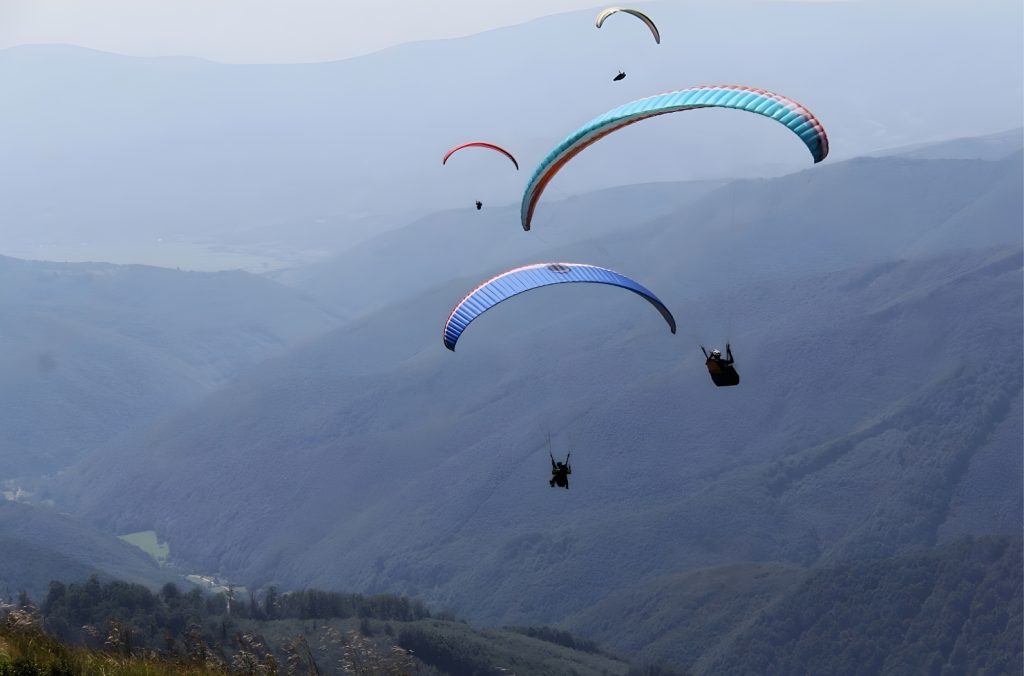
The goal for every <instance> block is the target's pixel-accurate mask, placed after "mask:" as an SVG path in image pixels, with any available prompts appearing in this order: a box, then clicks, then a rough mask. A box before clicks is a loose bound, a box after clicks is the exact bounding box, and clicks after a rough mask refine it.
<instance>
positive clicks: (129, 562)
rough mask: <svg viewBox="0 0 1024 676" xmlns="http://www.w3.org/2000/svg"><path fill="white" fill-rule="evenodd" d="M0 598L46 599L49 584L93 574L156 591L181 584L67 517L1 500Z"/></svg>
mask: <svg viewBox="0 0 1024 676" xmlns="http://www.w3.org/2000/svg"><path fill="white" fill-rule="evenodd" d="M0 552H2V554H0V594H2V595H3V596H9V595H13V594H17V593H19V592H22V591H25V592H28V593H29V595H30V596H32V597H33V598H35V599H40V598H42V597H43V596H45V595H46V589H47V587H48V586H49V584H50V581H51V580H77V579H83V578H86V577H89V576H90V575H93V574H95V575H98V576H100V577H101V578H103V579H112V578H113V579H122V580H127V581H129V582H135V583H137V584H142V585H146V586H148V587H150V588H151V589H152V588H155V587H158V586H160V585H162V584H164V583H166V582H179V583H180V582H182V581H181V579H180V578H179V577H178V576H177V575H175V574H173V573H171V572H169V571H166V570H161V569H160V568H159V567H158V566H157V565H156V563H154V562H153V560H152V559H150V558H149V556H147V555H146V554H145V553H143V552H142V551H141V550H139V549H138V548H136V547H133V546H131V545H128V544H125V543H124V542H121V541H120V540H118V539H117V538H115V537H114V536H112V535H108V534H106V533H101V532H100V531H97V530H96V529H94V528H90V527H89V526H88V525H87V524H85V523H82V522H81V521H78V520H75V519H73V518H71V517H69V516H67V515H63V514H57V513H56V512H54V511H52V510H49V509H46V508H43V507H33V506H30V505H23V504H18V503H16V502H11V501H8V500H0Z"/></svg>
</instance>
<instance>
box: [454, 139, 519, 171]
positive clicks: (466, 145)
mask: <svg viewBox="0 0 1024 676" xmlns="http://www.w3.org/2000/svg"><path fill="white" fill-rule="evenodd" d="M463 148H487V149H488V150H494V151H496V152H499V153H501V154H502V155H504V156H505V157H507V158H508V159H510V160H511V161H512V164H514V165H515V167H516V170H517V171H518V170H519V162H517V161H516V158H515V157H514V156H513V155H512V153H510V152H509V151H507V150H505V149H504V148H502V147H501V146H498V145H494V144H493V143H488V142H486V141H470V142H469V143H462V144H459V145H457V146H455V147H454V148H452V149H450V150H449V151H448V152H446V153H445V154H444V158H443V159H442V160H441V164H448V158H449V157H451V156H452V155H454V154H455V153H457V152H459V151H460V150H462V149H463Z"/></svg>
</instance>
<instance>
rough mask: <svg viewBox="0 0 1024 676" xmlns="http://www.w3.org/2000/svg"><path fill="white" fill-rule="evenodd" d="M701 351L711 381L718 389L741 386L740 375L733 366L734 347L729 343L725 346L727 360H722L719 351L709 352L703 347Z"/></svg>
mask: <svg viewBox="0 0 1024 676" xmlns="http://www.w3.org/2000/svg"><path fill="white" fill-rule="evenodd" d="M700 349H701V351H702V352H704V358H705V360H706V361H705V364H706V365H707V367H708V373H709V374H710V375H711V381H712V382H713V383H714V384H715V385H717V386H718V387H730V386H732V385H739V384H740V374H739V373H737V372H736V367H735V366H733V361H734V360H733V358H732V347H731V346H730V345H729V343H726V344H725V358H724V359H723V358H722V353H721V351H719V350H711V353H710V354H708V351H707V350H705V349H704V346H703V345H701V346H700Z"/></svg>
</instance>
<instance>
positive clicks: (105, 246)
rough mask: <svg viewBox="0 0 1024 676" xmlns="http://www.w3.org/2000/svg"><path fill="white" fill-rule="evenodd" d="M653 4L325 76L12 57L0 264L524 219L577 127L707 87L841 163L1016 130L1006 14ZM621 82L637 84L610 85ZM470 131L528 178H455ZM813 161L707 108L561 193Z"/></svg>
mask: <svg viewBox="0 0 1024 676" xmlns="http://www.w3.org/2000/svg"><path fill="white" fill-rule="evenodd" d="M647 7H648V9H649V11H650V12H651V13H652V15H653V16H656V17H657V21H658V23H659V25H660V27H661V29H662V34H663V36H664V40H663V42H662V44H661V45H655V44H654V43H653V42H652V41H651V40H649V38H648V36H646V35H643V34H641V33H640V32H631V31H628V30H625V29H626V28H627V27H626V26H622V25H619V26H611V25H608V26H606V27H605V28H604V29H602V30H601V31H597V30H595V29H594V26H593V12H592V11H591V10H587V11H581V12H571V13H567V14H561V15H556V16H549V17H545V18H542V19H538V20H536V21H532V22H528V23H525V24H522V25H517V26H511V27H508V28H503V29H500V30H494V31H489V32H486V33H483V34H480V35H474V36H470V37H466V38H460V39H451V40H440V41H432V42H422V43H415V44H408V45H403V46H399V47H395V48H392V49H387V50H384V51H381V52H379V53H376V54H371V55H368V56H365V57H360V58H354V59H348V60H344V61H339V62H334V63H322V64H303V65H269V64H268V65H245V66H240V65H223V64H215V63H210V62H205V61H201V60H198V59H191V58H171V57H168V58H132V57H124V56H117V55H113V54H104V53H99V52H92V51H88V50H84V49H78V48H72V47H67V46H58V45H32V46H24V47H18V48H12V49H7V50H4V51H3V52H0V81H3V82H4V100H5V105H4V107H3V110H2V111H0V126H2V128H3V130H4V133H3V134H0V154H2V156H3V157H4V158H5V160H6V161H5V162H3V163H0V204H3V205H4V212H3V225H2V229H0V252H2V253H5V254H8V255H17V256H20V257H26V258H39V257H51V258H59V259H70V260H81V259H82V258H81V256H83V255H87V256H91V257H92V259H97V258H98V259H102V260H110V258H111V257H113V256H117V260H132V261H139V260H142V258H141V257H142V256H144V255H145V256H146V258H145V260H153V259H154V258H157V257H158V258H159V259H160V260H179V261H180V262H179V263H178V265H181V266H183V267H203V268H204V269H208V268H209V266H210V265H213V264H216V263H217V262H218V261H223V260H225V258H224V256H223V254H226V253H231V254H233V257H232V258H231V259H230V260H233V261H238V262H237V263H234V265H244V266H246V267H247V268H249V269H257V270H258V269H261V265H262V264H263V263H266V264H268V265H270V264H273V265H274V266H281V265H285V264H294V262H295V261H299V262H303V261H308V260H310V259H312V258H315V257H318V256H322V255H324V253H330V252H336V251H338V250H341V249H344V248H347V247H349V246H351V245H352V244H353V243H355V242H357V241H361V240H364V239H367V238H369V237H371V236H373V235H374V234H377V233H379V232H380V231H381V230H382V229H385V228H393V227H397V226H399V225H402V224H404V223H406V222H409V221H411V220H415V219H417V218H419V217H421V216H422V215H423V214H426V213H430V212H433V211H438V210H441V209H447V208H452V207H455V206H462V205H465V206H471V205H472V203H473V200H476V199H481V200H483V202H484V203H485V205H486V206H487V208H490V207H491V206H498V205H509V204H513V203H516V202H518V200H519V197H520V193H521V190H522V185H523V182H524V180H525V179H526V177H527V176H528V174H529V171H530V170H531V168H532V167H533V166H534V165H535V164H536V162H537V161H538V160H539V159H540V158H541V157H543V155H544V154H545V153H547V152H548V151H549V150H550V149H551V148H552V147H553V146H554V145H555V144H557V143H558V142H559V141H560V140H561V139H562V138H564V137H565V136H566V135H567V134H568V133H569V132H570V131H571V130H572V129H574V128H576V127H577V126H578V125H580V124H582V123H584V122H586V121H587V120H589V119H591V118H593V117H594V116H596V115H599V114H601V113H603V112H604V111H606V110H608V109H610V108H612V107H613V106H616V105H618V104H620V103H623V102H625V101H629V100H632V99H636V98H639V97H642V96H647V95H650V94H653V93H657V92H661V91H666V90H671V89H678V88H682V87H686V86H691V85H695V84H702V83H715V82H727V83H741V84H750V85H753V86H760V87H766V88H769V89H772V90H774V91H778V92H780V93H783V94H785V95H787V96H790V97H793V98H795V99H796V100H798V101H800V102H802V103H804V104H805V105H807V106H808V107H809V108H810V109H811V110H812V111H814V112H815V113H816V114H817V115H818V116H819V117H820V118H821V119H822V121H823V122H824V124H825V126H826V127H827V129H828V131H829V133H830V135H831V137H832V158H833V159H834V160H841V159H847V158H850V157H855V156H859V155H863V154H865V153H870V152H877V151H880V150H884V149H887V148H893V147H902V146H906V145H908V144H920V143H930V142H935V141H940V140H944V139H948V138H951V137H958V136H977V135H980V134H987V133H994V132H999V131H1003V130H1006V129H1010V128H1012V127H1019V125H1020V121H1021V115H1022V110H1021V96H1022V84H1021V82H1022V80H1024V70H1022V65H1021V59H1020V58H1014V56H1015V55H1016V56H1018V57H1019V55H1020V54H1021V52H1022V47H1021V44H1022V39H1021V35H1020V31H1019V26H1020V23H1021V14H1020V8H1019V7H1017V8H1014V7H1012V6H1008V5H1007V3H1005V2H1000V1H999V0H977V1H976V2H972V3H970V5H969V6H967V5H964V4H963V3H954V2H933V3H929V5H928V9H927V11H922V9H921V7H920V5H919V4H918V3H913V2H907V3H892V2H889V3H880V2H875V1H872V2H856V3H826V2H820V3H795V2H794V3H764V2H751V1H748V0H729V1H723V2H715V3H709V4H705V5H700V6H698V5H690V4H685V5H684V4H679V3H674V2H662V3H650V4H649V5H647ZM1008 16H1010V17H1013V16H1015V17H1016V19H1015V20H1008V18H1007V17H1008ZM879 17H884V19H881V20H880V18H879ZM765 26H771V27H772V28H771V30H765V28H764V27H765ZM837 26H842V30H835V28H836V27H837ZM867 35H870V36H871V40H870V45H867V44H865V37H864V36H867ZM826 36H827V37H826ZM910 36H913V40H912V41H908V39H909V37H910ZM978 36H984V38H983V39H979V38H978ZM769 52H770V53H771V58H770V59H766V58H763V55H764V54H766V53H769ZM836 64H848V65H849V66H848V67H844V68H837V67H836ZM619 69H624V70H626V71H628V78H627V79H625V80H623V81H622V82H617V83H613V82H612V81H611V77H612V75H614V74H615V73H616V72H617V71H618V70H619ZM952 83H970V87H971V88H972V90H974V91H979V92H982V91H983V92H985V95H984V101H983V102H979V103H978V104H977V105H971V106H970V109H969V113H967V112H965V110H964V108H963V106H962V105H955V104H952V103H949V102H948V101H949V99H948V98H945V97H943V96H942V94H941V93H943V92H950V91H951V90H952V88H954V87H955V85H953V84H952ZM477 138H483V139H488V140H492V141H495V142H498V143H501V144H503V145H506V146H508V147H509V148H511V149H512V150H513V151H514V152H515V153H516V155H517V156H518V157H519V159H520V161H521V164H522V166H523V170H522V171H520V172H516V171H514V170H513V169H512V168H511V167H509V166H507V163H506V162H505V160H504V158H495V157H490V156H489V155H488V154H487V153H466V154H463V155H462V156H460V157H457V158H454V160H457V161H452V162H449V163H448V165H447V166H444V167H442V166H441V162H440V159H441V155H442V153H443V152H444V151H445V150H446V149H447V148H449V147H451V146H453V145H455V144H456V143H459V142H462V141H466V140H471V139H477ZM808 162H809V159H808V157H807V154H806V151H805V149H804V148H803V147H802V146H801V144H799V143H798V142H794V141H793V139H792V138H790V137H789V135H788V134H787V133H786V132H785V130H783V129H781V128H777V125H774V124H772V123H771V122H770V121H768V120H764V119H758V118H756V117H754V116H742V115H731V114H728V113H724V112H722V111H718V112H697V113H692V114H687V115H686V116H684V119H678V118H676V116H668V117H666V118H663V119H659V120H652V121H650V122H648V123H645V124H643V125H637V126H636V127H635V128H631V129H629V130H626V131H624V132H622V133H621V134H617V135H615V137H610V138H609V139H607V140H605V141H604V142H602V144H600V146H598V147H595V148H593V149H590V150H588V151H587V152H586V153H585V154H583V155H581V156H580V157H579V158H577V160H576V161H574V162H573V165H572V166H571V168H570V169H569V170H567V171H564V172H563V173H562V174H561V175H560V176H559V177H558V179H557V181H556V182H555V183H553V184H552V186H551V188H550V189H549V195H550V196H551V197H555V198H558V197H566V196H569V195H572V194H578V193H582V192H586V191H592V190H595V189H598V188H606V187H611V186H617V185H622V184H625V183H638V182H650V181H680V180H694V179H706V178H734V177H737V176H750V177H764V176H774V175H779V174H782V173H786V172H790V171H794V170H796V169H799V168H802V167H805V166H807V164H808ZM175 246H177V247H181V249H182V250H181V251H180V252H179V253H173V247H175ZM198 249H202V250H203V253H202V255H200V253H199V252H198ZM158 251H161V252H160V253H157V252H158ZM83 252H84V253H83ZM214 254H216V256H214ZM211 257H213V261H211V260H209V259H210V258H211Z"/></svg>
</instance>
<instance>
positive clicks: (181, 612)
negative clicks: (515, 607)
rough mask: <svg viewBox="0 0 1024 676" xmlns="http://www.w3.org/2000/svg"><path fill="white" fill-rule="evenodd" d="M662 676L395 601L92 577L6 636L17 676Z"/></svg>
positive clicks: (15, 622)
mask: <svg viewBox="0 0 1024 676" xmlns="http://www.w3.org/2000/svg"><path fill="white" fill-rule="evenodd" d="M165 673H167V674H170V673H185V674H228V673H243V674H278V673H282V674H283V673H287V674H321V673H351V674H424V675H427V676H436V675H440V674H481V675H487V674H500V673H516V674H562V673H576V674H580V675H584V674H595V675H597V674H620V675H625V674H628V673H633V674H655V673H664V674H668V673H670V672H668V671H655V670H652V669H651V668H641V667H637V668H634V669H630V666H629V665H628V664H627V663H625V662H623V661H622V660H619V659H616V658H615V657H612V656H610V655H607V654H604V653H602V652H601V651H600V650H599V649H598V648H597V646H596V645H594V644H593V643H590V642H588V641H584V640H581V639H577V638H575V637H573V636H572V635H571V634H569V633H567V632H565V631H560V630H556V629H551V628H548V627H517V628H512V629H507V630H500V629H487V630H481V629H475V628H473V627H471V626H469V625H468V624H466V623H464V622H460V621H458V620H456V619H455V618H454V617H452V616H450V615H447V614H444V613H442V614H440V615H435V614H433V613H431V611H430V610H429V609H427V608H426V607H425V606H424V605H423V604H421V603H419V602H417V601H412V600H409V599H407V598H403V597H399V596H394V595H390V594H384V595H377V596H362V595H359V594H340V593H333V592H322V591H317V590H305V591H301V592H294V593H286V594H279V593H278V592H277V591H276V590H275V589H274V588H270V589H268V590H267V591H266V592H265V593H264V594H261V595H259V596H256V595H254V594H250V595H248V598H246V599H241V598H235V594H234V593H233V592H231V591H230V590H229V592H228V593H227V594H219V595H215V596H210V595H203V594H202V593H201V592H200V591H199V590H198V589H194V590H192V591H189V592H187V593H185V592H182V591H181V590H180V589H179V588H178V587H177V586H176V585H174V584H166V585H164V586H163V588H162V589H161V590H160V591H159V592H157V593H154V592H152V591H150V590H149V589H147V588H146V587H143V586H140V585H134V584H128V583H125V582H120V581H115V582H107V583H102V582H100V580H99V579H97V578H96V577H91V578H89V579H88V580H87V581H85V582H83V583H75V584H68V585H66V584H63V583H60V582H53V583H51V585H50V590H49V593H48V594H47V595H46V598H45V599H44V601H43V603H42V604H41V606H40V607H39V608H36V607H35V606H34V605H33V604H32V603H31V601H30V600H29V599H28V597H27V596H25V595H23V596H22V597H21V599H19V602H18V604H17V607H15V608H14V609H13V610H11V611H10V612H8V614H7V615H6V618H5V620H4V623H3V625H2V628H0V676H8V674H10V675H11V676H13V675H18V676H28V675H31V674H156V675H159V674H165Z"/></svg>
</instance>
